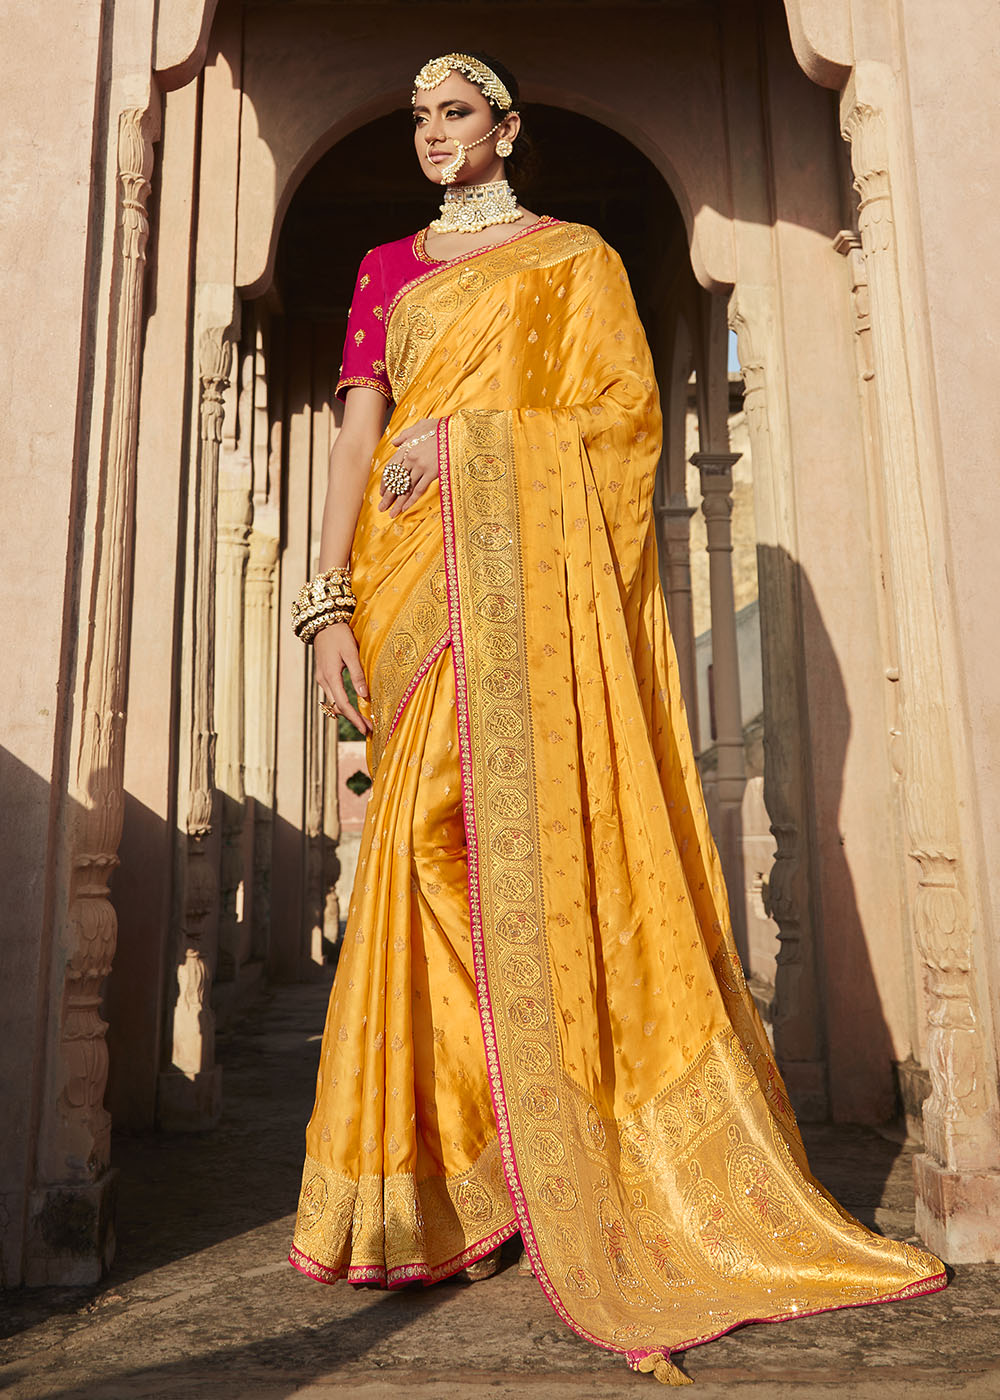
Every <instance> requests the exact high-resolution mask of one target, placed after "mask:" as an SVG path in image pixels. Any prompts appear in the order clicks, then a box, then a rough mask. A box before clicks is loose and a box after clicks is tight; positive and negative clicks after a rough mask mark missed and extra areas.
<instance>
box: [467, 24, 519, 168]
mask: <svg viewBox="0 0 1000 1400" xmlns="http://www.w3.org/2000/svg"><path fill="white" fill-rule="evenodd" d="M462 52H463V53H467V54H468V55H469V57H470V58H478V59H479V62H480V63H485V64H486V66H487V68H492V69H493V72H494V73H495V74H496V75H497V77H498V78H499V79H500V81H501V82H502V83H503V85H504V87H505V88H506V89H507V91H508V92H509V93H510V104H511V105H510V107H509V108H508V109H507V111H504V109H503V108H502V107H498V106H497V104H496V103H495V102H491V101H490V99H489V98H488V97H487V98H486V101H487V103H489V108H490V111H491V112H492V113H493V120H494V122H498V121H502V120H503V118H504V117H505V116H507V112H517V113H518V115H519V116H520V118H521V129H520V131H519V132H518V134H517V140H516V141H515V142H514V150H513V152H512V154H511V155H509V156H507V157H506V158H505V160H504V166H505V168H506V169H507V170H508V171H509V172H510V174H511V175H512V176H514V177H515V178H516V177H519V176H522V175H523V174H524V173H525V169H526V167H527V168H528V171H529V173H530V167H531V164H532V158H533V147H532V143H531V135H530V133H529V132H528V130H527V127H526V123H525V120H524V113H523V112H522V111H521V89H520V86H519V84H518V81H517V79H516V78H515V77H514V74H513V73H512V72H511V71H510V69H509V68H508V67H507V65H506V64H505V63H501V62H500V60H499V59H498V58H494V57H493V55H492V54H490V53H483V52H482V50H481V49H463V50H462ZM463 77H464V74H463ZM483 96H484V97H485V96H486V94H485V93H483Z"/></svg>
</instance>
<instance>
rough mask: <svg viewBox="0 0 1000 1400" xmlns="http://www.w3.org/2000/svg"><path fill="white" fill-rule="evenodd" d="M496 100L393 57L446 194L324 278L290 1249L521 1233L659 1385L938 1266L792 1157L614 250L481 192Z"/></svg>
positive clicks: (422, 144) (511, 116)
mask: <svg viewBox="0 0 1000 1400" xmlns="http://www.w3.org/2000/svg"><path fill="white" fill-rule="evenodd" d="M516 102H517V91H516V87H515V84H514V81H513V79H512V77H511V76H510V75H509V74H508V73H507V71H506V69H504V68H502V66H501V65H499V64H497V63H496V62H495V61H494V60H492V59H488V58H487V57H486V56H485V55H462V54H449V55H446V56H444V57H443V58H439V59H435V60H433V61H432V62H430V63H428V64H426V65H425V66H424V68H423V69H422V70H421V71H420V73H419V74H418V75H417V78H416V80H415V87H414V93H413V113H414V127H415V130H414V142H415V146H416V152H417V156H418V159H419V160H420V162H421V166H422V168H423V170H424V172H425V174H426V175H427V176H428V178H429V179H430V180H432V181H433V182H435V183H439V184H442V185H444V187H445V202H444V203H443V205H442V215H441V218H440V219H439V220H436V221H435V222H434V223H432V224H431V225H430V227H429V229H428V230H426V231H422V232H421V233H419V234H417V235H416V237H415V238H405V239H402V240H400V241H399V242H396V243H389V244H386V245H384V246H382V247H379V248H375V249H373V250H372V251H371V252H369V253H368V254H367V255H366V257H365V259H364V260H363V261H362V264H361V268H360V271H359V276H358V282H357V286H356V289H355V294H354V299H353V302H352V306H351V312H350V319H349V323H348V334H347V344H346V349H345V359H344V366H343V374H342V378H341V381H340V385H339V386H338V392H340V393H343V394H344V395H345V403H346V407H345V410H344V420H343V427H342V429H341V432H340V435H339V437H338V439H337V443H336V446H335V448H334V451H333V456H332V475H331V488H330V491H329V493H328V499H327V505H326V514H325V517H324V525H323V538H322V552H321V564H322V567H323V569H324V570H325V571H328V572H327V574H326V576H325V577H321V578H320V579H319V580H318V581H316V582H315V583H314V584H313V585H307V587H306V589H305V590H303V608H302V611H301V612H300V613H299V614H298V615H297V619H296V626H297V629H298V630H299V632H300V635H302V636H303V637H304V638H305V639H306V640H309V639H310V638H313V637H314V642H313V644H314V647H315V654H316V677H317V680H318V681H319V684H320V686H321V687H322V689H323V691H324V693H325V695H326V696H327V697H329V699H328V701H327V702H326V704H325V708H326V709H327V711H328V713H333V714H336V713H340V714H345V715H347V716H348V717H349V718H350V719H351V720H352V721H353V722H354V723H355V724H356V725H357V726H358V727H359V728H360V729H362V730H363V731H364V732H365V733H366V734H367V735H368V740H369V743H368V747H369V758H370V764H371V769H372V773H373V778H374V786H373V792H372V799H371V803H370V806H369V809H368V815H367V818H366V822H365V828H364V833H363V837H362V845H361V851H360V858H359V864H358V874H357V879H356V882H355V886H354V891H353V894H352V898H351V902H350V908H349V915H348V921H347V930H346V934H345V938H344V945H343V950H342V953H341V959H340V964H339V967H338V970H337V977H336V981H335V984H334V987H333V992H332V996H331V1000H330V1010H329V1016H328V1019H327V1025H326V1031H325V1035H324V1042H323V1050H322V1056H321V1064H320V1070H319V1080H318V1086H317V1095H316V1105H315V1109H314V1112H313V1116H312V1119H311V1121H310V1123H309V1128H308V1133H307V1160H306V1166H305V1172H304V1176H303V1187H302V1195H301V1201H300V1207H299V1216H298V1223H297V1228H296V1234H295V1244H294V1248H293V1250H292V1255H291V1259H292V1262H293V1263H294V1264H295V1265H296V1266H297V1267H299V1268H300V1269H302V1270H303V1271H304V1272H306V1273H308V1274H310V1275H311V1276H312V1277H314V1278H318V1279H321V1280H323V1281H324V1282H332V1281H333V1280H334V1279H337V1278H342V1277H345V1276H346V1277H347V1278H348V1279H350V1280H352V1281H354V1282H375V1283H378V1284H386V1285H388V1286H389V1287H395V1286H400V1285H402V1284H405V1283H407V1282H410V1281H415V1280H419V1281H423V1282H434V1281H436V1280H439V1279H442V1278H445V1277H447V1276H448V1275H451V1274H455V1273H457V1272H458V1271H460V1270H462V1269H467V1268H468V1267H469V1266H470V1265H471V1264H473V1263H474V1262H475V1261H477V1260H483V1259H484V1258H488V1257H489V1256H491V1255H492V1254H493V1252H495V1251H496V1250H497V1248H498V1246H499V1245H500V1244H501V1243H502V1241H504V1240H505V1239H507V1238H508V1237H509V1236H511V1235H513V1234H514V1233H515V1232H517V1231H520V1233H521V1236H522V1239H523V1242H524V1245H525V1248H526V1251H527V1255H528V1259H529V1260H530V1265H531V1268H532V1270H533V1272H534V1273H535V1275H536V1276H537V1278H538V1280H539V1282H540V1283H541V1285H542V1287H543V1288H544V1290H545V1292H546V1294H547V1295H548V1297H549V1300H550V1302H551V1303H552V1305H553V1307H554V1308H555V1309H556V1311H557V1312H559V1313H560V1315H561V1316H562V1317H563V1318H564V1319H565V1321H566V1322H568V1323H569V1324H570V1326H571V1327H573V1328H574V1329H575V1330H576V1331H577V1332H578V1333H579V1334H580V1335H581V1336H584V1337H586V1338H588V1339H589V1340H591V1341H593V1342H596V1343H597V1344H598V1345H601V1346H605V1347H608V1348H610V1349H612V1350H615V1351H620V1352H623V1353H624V1354H625V1356H626V1357H627V1359H628V1361H629V1364H630V1365H631V1366H632V1367H633V1368H634V1369H638V1370H641V1371H654V1372H655V1373H656V1374H657V1375H658V1377H659V1378H660V1379H661V1380H664V1381H666V1382H668V1383H671V1384H683V1383H685V1382H686V1377H684V1376H683V1374H682V1373H681V1372H680V1371H679V1370H678V1369H677V1368H676V1367H675V1366H673V1365H672V1363H671V1362H670V1353H671V1351H678V1350H682V1349H684V1348H686V1347H690V1346H694V1345H696V1344H697V1343H699V1342H703V1341H707V1340H709V1339H710V1338H712V1337H715V1336H718V1335H720V1334H721V1333H723V1332H726V1331H728V1330H729V1329H731V1328H732V1327H735V1326H738V1325H739V1324H740V1323H742V1322H746V1321H749V1320H752V1319H758V1320H763V1319H770V1320H774V1319H778V1318H787V1317H794V1316H797V1315H801V1314H804V1313H810V1312H816V1311H821V1310H824V1309H828V1308H835V1307H848V1306H854V1305H858V1304H862V1303H872V1302H879V1301H885V1300H888V1299H894V1298H902V1297H907V1296H910V1295H913V1294H918V1293H926V1292H930V1291H933V1290H936V1289H938V1288H941V1287H943V1286H944V1283H945V1278H944V1272H943V1268H942V1265H941V1264H940V1262H939V1261H938V1260H937V1259H935V1258H933V1256H931V1255H928V1254H926V1253H923V1252H922V1251H920V1250H917V1249H913V1248H910V1247H909V1246H907V1245H904V1244H898V1243H895V1242H893V1241H890V1240H886V1239H883V1238H882V1237H880V1236H878V1235H875V1234H872V1233H870V1232H869V1231H868V1230H866V1229H864V1228H863V1227H862V1226H861V1225H859V1224H858V1223H857V1222H856V1221H855V1220H853V1219H852V1218H851V1217H850V1216H848V1215H847V1214H846V1213H845V1212H844V1211H843V1210H841V1209H840V1207H839V1206H838V1205H837V1204H836V1203H835V1202H834V1201H833V1200H832V1199H831V1198H830V1197H829V1196H828V1195H827V1193H826V1192H825V1191H824V1190H823V1188H822V1187H821V1186H820V1185H819V1184H818V1183H817V1182H816V1181H815V1180H814V1178H813V1177H812V1175H811V1174H810V1172H809V1168H808V1165H807V1162H806V1158H805V1154H804V1151H803V1148H802V1143H801V1140H800V1137H799V1134H798V1130H797V1128H796V1125H795V1121H794V1118H793V1115H792V1112H791V1110H790V1108H789V1105H788V1101H787V1098H786V1097H785V1092H784V1088H783V1086H782V1082H781V1078H780V1075H779V1074H778V1070H777V1068H776V1066H775V1062H774V1059H773V1057H772V1054H771V1051H770V1048H769V1045H768V1041H767V1037H766V1035H765V1033H764V1029H763V1026H762V1025H761V1022H760V1020H759V1018H758V1016H757V1013H756V1011H755V1009H754V1005H753V1002H752V1000H751V998H750V996H749V994H748V992H747V988H746V985H745V983H744V980H743V975H742V971H741V968H740V963H739V959H738V957H737V955H736V952H735V948H734V944H733V939H732V934H731V929H730V920H729V913H728V908H727V902H726V893H725V889H724V886H723V881H722V875H721V870H720V865H719V859H718V855H717V852H716V849H715V846H714V844H713V841H712V837H711V834H710V832H709V828H708V823H707V821H706V816H705V806H704V801H703V798H702V793H701V788H700V784H699V779H698V773H697V769H696V767H695V763H694V760H693V755H692V750H691V742H690V738H689V735H688V730H687V725H686V721H685V717H684V706H683V702H682V699H681V693H680V686H679V681H678V672H677V664H676V660H675V656H674V652H673V648H672V644H671V640H670V635H669V632H668V628H667V621H666V615H665V610H664V606H663V599H662V594H661V591H660V586H659V580H658V571H657V559H656V545H655V539H654V534H653V520H652V510H651V498H652V491H653V477H654V471H655V467H656V462H657V459H658V457H659V453H660V429H661V423H660V413H659V408H658V401H657V391H656V385H655V382H654V377H653V369H652V364H651V361H650V355H649V350H648V347H647V345H646V341H645V338H644V335H643V332H642V328H641V326H640V324H639V321H638V318H637V315H636V310H635V305H634V302H633V300H632V296H631V293H630V290H629V285H628V280H627V278H626V275H625V272H624V270H623V268H622V264H621V261H620V260H619V258H618V256H617V255H616V254H615V253H614V251H613V250H612V249H611V248H609V247H608V246H607V245H606V244H605V243H604V242H603V240H602V239H601V237H600V236H599V235H598V234H597V233H595V232H594V230H593V229H590V228H586V227H584V226H581V225H577V224H567V223H562V222H560V221H559V220H556V219H553V218H548V217H539V216H538V215H536V214H533V213H530V212H529V211H527V210H525V209H523V208H522V207H521V206H520V205H518V204H517V202H516V199H515V197H514V196H513V194H512V192H511V191H510V188H509V186H508V185H507V183H506V180H505V175H504V172H505V165H504V161H505V159H507V158H509V156H510V154H511V152H512V150H513V148H514V146H515V144H516V142H517V138H518V133H519V129H520V122H519V117H518V115H517V112H516ZM385 400H389V401H390V402H392V403H394V405H395V407H394V409H393V412H392V417H391V419H390V421H389V424H388V427H386V428H385V430H384V431H383V417H384V408H385ZM349 558H350V559H351V561H352V564H353V573H352V571H351V570H350V569H348V568H347V567H346V566H347V561H348V559H349ZM344 669H346V670H347V671H348V672H349V673H350V675H351V677H352V678H353V681H354V685H355V687H356V689H357V695H358V705H357V708H355V707H354V706H353V705H352V704H351V702H350V699H349V697H348V695H347V693H346V690H345V686H344V682H343V679H342V672H343V670H344Z"/></svg>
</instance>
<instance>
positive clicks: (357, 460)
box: [319, 388, 385, 573]
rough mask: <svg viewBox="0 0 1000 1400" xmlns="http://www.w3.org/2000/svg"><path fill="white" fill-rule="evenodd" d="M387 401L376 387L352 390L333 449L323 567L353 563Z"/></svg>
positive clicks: (325, 509)
mask: <svg viewBox="0 0 1000 1400" xmlns="http://www.w3.org/2000/svg"><path fill="white" fill-rule="evenodd" d="M384 415H385V400H384V399H383V398H382V395H381V394H378V393H376V391H375V390H373V389H366V388H352V389H350V390H348V394H347V404H346V407H345V410H344V421H343V426H342V427H341V430H340V432H339V433H338V435H337V440H336V442H335V443H334V444H333V448H332V449H331V451H330V474H329V477H328V480H327V487H326V503H325V505H324V507H323V525H322V530H321V533H320V548H319V568H320V572H321V573H324V572H325V571H326V570H327V569H335V568H344V567H346V566H347V565H348V564H349V563H350V558H351V545H352V543H353V541H354V531H355V529H356V527H357V523H358V516H359V514H360V513H361V502H362V500H363V498H364V494H365V488H366V486H367V484H368V475H369V472H370V470H371V460H372V454H373V453H374V451H375V448H376V447H377V446H378V442H379V438H380V437H381V436H382V420H383V418H384Z"/></svg>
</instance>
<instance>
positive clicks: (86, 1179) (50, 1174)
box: [26, 107, 159, 1285]
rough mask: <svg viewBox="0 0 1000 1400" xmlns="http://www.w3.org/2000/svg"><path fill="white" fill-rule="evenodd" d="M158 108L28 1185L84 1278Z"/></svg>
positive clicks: (98, 1264)
mask: <svg viewBox="0 0 1000 1400" xmlns="http://www.w3.org/2000/svg"><path fill="white" fill-rule="evenodd" d="M158 123H159V109H158V107H157V108H155V109H150V108H140V107H131V108H128V109H127V110H125V111H123V112H122V113H121V114H120V116H119V118H118V162H117V219H118V230H117V238H116V247H115V258H114V267H113V274H112V275H113V282H112V286H113V297H114V300H113V305H112V313H111V315H112V320H111V334H112V335H113V338H114V342H113V343H114V349H113V355H112V358H111V362H110V365H109V368H108V378H107V383H106V386H105V446H104V450H103V452H102V455H101V460H100V464H99V471H100V479H99V481H97V482H94V483H93V489H94V496H95V498H96V500H97V501H98V502H99V503H100V504H99V509H100V515H99V517H98V519H97V521H96V548H95V551H94V553H93V554H92V555H91V557H90V560H89V561H88V562H89V567H90V574H89V577H87V578H85V579H84V580H82V583H81V588H80V597H81V600H82V602H81V610H82V616H81V618H80V627H79V631H80V635H81V655H80V665H81V667H83V668H85V669H84V670H83V672H82V675H81V677H80V680H79V683H78V689H77V695H78V697H79V715H80V720H79V728H78V741H77V743H76V751H75V754H74V756H73V760H72V766H71V772H70V784H69V806H68V815H67V817H66V822H67V828H68V846H69V862H70V871H69V888H68V900H67V906H66V909H65V911H64V913H63V915H62V918H61V919H60V923H61V925H62V927H61V929H60V930H59V932H60V934H61V939H60V941H61V945H62V946H61V949H60V950H59V951H60V953H61V959H62V973H61V981H62V985H61V988H58V987H55V986H54V988H53V993H54V995H53V1002H52V1004H53V1005H54V1006H58V1007H59V1012H58V1027H59V1028H58V1039H57V1044H56V1051H55V1054H56V1058H55V1063H54V1065H52V1066H51V1068H50V1070H49V1074H48V1084H49V1091H48V1093H47V1095H46V1098H45V1101H44V1104H43V1108H42V1121H41V1123H40V1124H39V1134H38V1140H39V1167H38V1177H37V1182H38V1185H37V1186H36V1188H35V1189H34V1191H33V1192H32V1195H31V1201H30V1206H29V1210H30V1221H29V1229H28V1243H27V1260H26V1281H27V1282H28V1283H29V1284H32V1285H38V1284H45V1283H59V1284H83V1283H92V1282H94V1280H96V1279H97V1278H99V1277H100V1275H101V1273H102V1271H103V1269H104V1268H105V1267H107V1265H108V1264H110V1262H111V1259H112V1257H113V1255H114V1249H115V1236H114V1173H113V1172H111V1171H110V1170H109V1162H110V1150H111V1147H110V1131H111V1119H110V1116H109V1114H108V1113H107V1112H106V1110H105V1108H104V1091H105V1087H106V1084H107V1076H108V1050H107V1043H106V1040H105V1033H106V1030H107V1026H106V1024H105V1022H104V1021H103V1020H102V1018H101V1014H100V1006H101V995H102V987H103V983H104V979H105V977H106V976H107V975H108V973H109V972H110V971H111V959H112V957H113V955H114V950H115V940H116V937H117V920H116V917H115V911H114V909H113V907H112V905H111V902H110V900H109V898H108V879H109V876H110V875H111V872H112V870H113V869H114V867H115V865H116V864H117V860H118V856H117V852H118V844H119V841H120V840H121V832H122V815H123V808H124V793H123V777H122V775H123V764H124V750H125V691H126V677H127V670H128V636H129V620H130V608H131V597H132V593H131V578H132V552H133V537H134V524H135V520H134V509H135V461H136V432H137V409H138V395H139V370H140V359H141V346H142V303H143V278H144V274H145V265H146V243H147V239H148V236H149V218H148V215H147V212H146V201H147V199H148V197H149V191H150V176H151V174H152V168H153V140H154V138H155V136H156V134H157V128H158Z"/></svg>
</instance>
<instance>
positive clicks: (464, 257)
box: [385, 214, 565, 339]
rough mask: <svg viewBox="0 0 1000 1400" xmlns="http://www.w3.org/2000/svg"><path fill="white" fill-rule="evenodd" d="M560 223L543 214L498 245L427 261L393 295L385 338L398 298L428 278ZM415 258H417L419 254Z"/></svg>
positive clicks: (386, 319)
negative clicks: (424, 266)
mask: <svg viewBox="0 0 1000 1400" xmlns="http://www.w3.org/2000/svg"><path fill="white" fill-rule="evenodd" d="M562 223H565V220H564V219H557V218H556V217H555V215H553V214H543V215H542V216H541V218H540V219H536V220H535V222H534V223H533V224H529V226H528V227H527V228H522V229H518V231H517V233H512V234H511V235H510V237H509V238H501V240H500V242H499V243H488V244H487V245H486V246H485V247H484V248H470V249H469V251H468V252H467V253H460V254H459V256H458V257H457V258H448V259H447V260H446V261H445V262H433V261H432V260H430V259H428V261H429V262H430V266H429V267H428V268H427V271H426V272H421V273H420V275H419V276H418V277H414V278H412V279H411V280H410V281H409V282H404V283H403V285H402V286H401V287H400V288H399V289H398V290H397V291H396V292H394V293H393V297H392V300H391V301H390V303H389V306H388V308H387V310H386V313H385V333H386V338H387V339H388V335H389V322H390V320H391V319H392V313H393V311H394V310H395V309H396V306H397V304H398V302H399V300H400V298H401V297H403V296H405V295H406V293H407V292H409V291H412V289H413V288H414V287H418V286H419V285H420V283H421V282H426V281H427V279H428V278H429V277H435V276H436V275H437V274H438V273H439V272H447V271H448V269H449V268H452V267H458V266H459V265H460V264H461V263H467V262H471V261H472V260H473V258H478V257H481V256H482V255H483V254H484V253H495V252H496V251H497V249H499V248H506V247H507V246H508V245H509V244H511V243H517V242H518V240H519V239H521V238H527V237H528V235H529V234H530V233H537V232H539V231H540V230H541V229H543V228H554V227H556V226H557V225H559V224H562ZM426 232H427V230H426V229H425V228H420V229H417V231H416V233H415V234H414V235H413V237H414V240H416V239H417V238H420V237H421V235H422V234H426ZM421 248H423V243H421ZM414 251H416V249H414ZM417 256H418V257H419V254H418V255H417ZM425 258H427V254H426V253H425V254H424V257H423V258H420V261H421V262H423V261H424V260H425Z"/></svg>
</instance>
